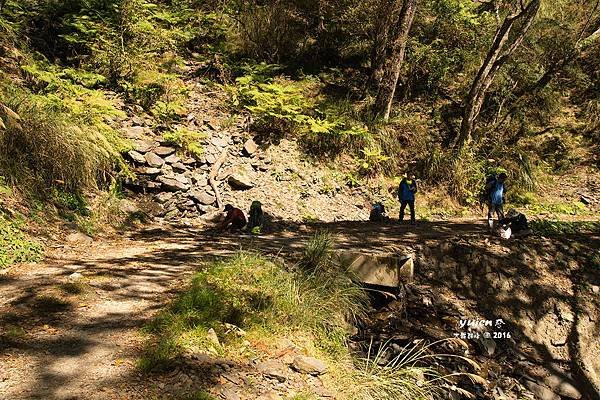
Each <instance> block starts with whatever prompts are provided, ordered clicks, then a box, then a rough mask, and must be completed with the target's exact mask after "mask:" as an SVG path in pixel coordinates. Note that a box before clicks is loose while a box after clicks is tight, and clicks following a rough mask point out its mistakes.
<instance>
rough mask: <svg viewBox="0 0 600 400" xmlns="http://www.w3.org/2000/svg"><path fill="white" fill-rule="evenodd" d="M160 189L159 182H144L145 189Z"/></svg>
mask: <svg viewBox="0 0 600 400" xmlns="http://www.w3.org/2000/svg"><path fill="white" fill-rule="evenodd" d="M161 187H162V184H161V183H160V182H154V181H151V182H146V189H156V190H158V189H160V188H161Z"/></svg>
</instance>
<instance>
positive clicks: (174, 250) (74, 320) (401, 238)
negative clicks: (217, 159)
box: [0, 221, 480, 400]
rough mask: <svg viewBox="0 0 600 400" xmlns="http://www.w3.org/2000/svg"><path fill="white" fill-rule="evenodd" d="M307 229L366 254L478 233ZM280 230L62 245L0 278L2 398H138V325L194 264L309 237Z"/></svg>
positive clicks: (460, 226) (152, 234)
mask: <svg viewBox="0 0 600 400" xmlns="http://www.w3.org/2000/svg"><path fill="white" fill-rule="evenodd" d="M315 227H316V228H318V229H327V230H329V231H330V232H332V233H333V234H334V237H335V238H336V242H337V243H338V245H339V247H342V248H353V249H357V248H362V249H364V250H375V249H378V248H383V247H389V246H394V245H396V244H399V242H402V244H405V242H413V241H415V240H417V238H418V237H422V236H424V235H427V234H429V235H433V236H442V235H454V234H455V233H456V232H462V233H468V232H471V233H473V234H475V232H476V231H477V230H479V229H480V228H479V227H478V226H476V225H475V224H474V223H473V221H461V222H453V223H436V224H433V223H426V222H423V223H421V224H419V225H418V226H417V227H416V228H415V227H410V226H409V225H398V224H393V223H390V224H387V225H375V226H374V225H369V224H368V223H365V222H359V221H356V222H340V223H331V224H322V225H317V226H315ZM288 229H289V230H283V231H280V232H277V233H272V234H267V235H262V236H256V237H253V236H250V235H240V236H238V235H230V234H229V235H225V236H221V237H218V238H217V237H216V236H212V235H211V234H210V233H207V232H205V231H202V230H199V229H194V228H190V227H184V226H153V227H148V228H146V229H142V230H140V231H137V232H134V233H132V234H130V235H129V236H127V237H122V238H118V239H110V240H97V241H93V242H89V243H85V242H84V243H81V242H79V243H71V244H65V245H64V246H60V247H57V248H55V249H53V250H51V251H50V252H49V254H48V256H47V258H46V260H45V261H44V262H43V263H40V264H34V265H23V266H20V267H15V268H13V269H11V270H10V271H8V273H6V274H4V275H1V276H0V316H1V319H2V324H1V325H2V326H4V327H5V328H6V331H5V332H3V336H2V338H1V341H0V365H2V368H1V369H0V398H1V399H3V400H4V399H6V400H9V399H10V400H17V399H75V398H81V399H94V398H120V397H119V395H118V393H127V396H126V397H127V398H131V397H132V396H134V393H137V394H138V395H141V398H143V397H144V395H143V393H144V392H143V386H144V385H143V382H141V381H140V379H141V378H142V377H141V376H140V375H138V373H137V372H136V371H135V363H136V360H137V358H138V357H139V355H140V350H141V349H142V346H143V344H142V342H143V338H142V336H141V334H140V328H141V327H142V326H143V325H144V324H145V323H146V322H148V321H149V320H150V319H151V318H152V316H153V314H154V313H155V312H156V311H157V310H159V309H160V308H161V307H163V306H164V305H165V304H166V303H167V302H168V300H169V299H170V298H172V295H173V294H174V293H175V292H176V291H177V289H178V288H180V287H181V285H182V284H183V281H185V279H186V278H188V277H189V276H190V275H191V274H192V273H193V272H194V271H196V270H197V269H199V268H201V260H202V259H206V258H207V257H208V258H210V257H220V256H225V255H229V254H233V253H234V252H236V251H237V250H240V249H246V250H249V249H260V250H262V251H264V252H266V253H270V254H273V255H276V254H278V253H289V252H294V251H299V250H301V249H302V247H303V245H304V244H305V241H306V239H307V238H308V237H309V236H310V234H309V233H308V232H304V233H299V232H297V228H296V227H289V228H288ZM74 273H76V274H77V273H79V274H82V275H83V278H81V282H85V283H84V284H83V285H84V286H83V288H82V289H81V290H82V291H83V293H81V294H78V293H75V294H72V295H69V293H68V291H69V288H70V287H71V286H69V282H70V281H72V280H73V275H72V274H74ZM72 286H75V285H72ZM75 288H77V286H75ZM65 290H66V291H67V293H66V294H67V296H66V297H67V298H68V299H69V301H64V299H65ZM136 385H140V386H139V387H137V388H135V386H136ZM127 388H129V389H127Z"/></svg>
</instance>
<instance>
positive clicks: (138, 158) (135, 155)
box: [127, 150, 146, 164]
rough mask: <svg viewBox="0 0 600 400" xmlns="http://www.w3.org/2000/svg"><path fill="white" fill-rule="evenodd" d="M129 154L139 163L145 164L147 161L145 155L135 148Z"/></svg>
mask: <svg viewBox="0 0 600 400" xmlns="http://www.w3.org/2000/svg"><path fill="white" fill-rule="evenodd" d="M127 155H128V156H129V157H130V158H131V159H132V160H133V161H135V162H136V163H138V164H144V163H145V162H146V159H145V158H144V156H143V155H142V154H140V153H138V152H137V151H135V150H130V151H128V152H127Z"/></svg>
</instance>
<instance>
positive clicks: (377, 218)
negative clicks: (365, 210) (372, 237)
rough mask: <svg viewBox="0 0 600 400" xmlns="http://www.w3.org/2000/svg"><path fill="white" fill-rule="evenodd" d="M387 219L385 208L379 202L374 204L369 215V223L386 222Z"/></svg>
mask: <svg viewBox="0 0 600 400" xmlns="http://www.w3.org/2000/svg"><path fill="white" fill-rule="evenodd" d="M386 218H387V215H386V214H385V206H384V205H383V204H382V203H381V202H379V201H378V202H377V203H375V204H373V207H371V214H370V215H369V221H372V222H384V221H385V220H386Z"/></svg>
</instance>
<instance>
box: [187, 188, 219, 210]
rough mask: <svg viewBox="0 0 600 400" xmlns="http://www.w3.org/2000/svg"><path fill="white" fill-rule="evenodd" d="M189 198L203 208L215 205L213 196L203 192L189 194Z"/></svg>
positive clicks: (196, 191)
mask: <svg viewBox="0 0 600 400" xmlns="http://www.w3.org/2000/svg"><path fill="white" fill-rule="evenodd" d="M189 196H190V197H191V198H192V199H194V200H196V202H198V203H200V204H203V205H205V206H209V205H212V204H214V203H215V201H216V200H217V199H216V198H215V196H213V195H212V194H210V193H207V192H205V191H200V190H194V191H191V192H190V193H189Z"/></svg>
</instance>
